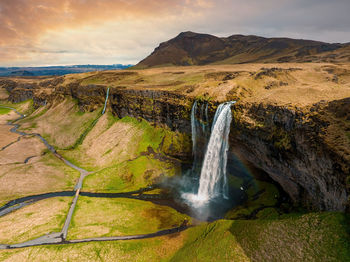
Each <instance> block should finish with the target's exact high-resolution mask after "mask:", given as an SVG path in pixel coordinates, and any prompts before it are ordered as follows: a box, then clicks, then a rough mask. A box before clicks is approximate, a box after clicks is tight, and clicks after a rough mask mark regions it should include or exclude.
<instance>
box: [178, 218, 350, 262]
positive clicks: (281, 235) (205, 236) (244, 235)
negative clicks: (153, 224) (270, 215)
mask: <svg viewBox="0 0 350 262" xmlns="http://www.w3.org/2000/svg"><path fill="white" fill-rule="evenodd" d="M185 234H186V241H185V244H184V246H183V247H182V248H181V249H180V250H179V251H178V252H177V253H176V254H175V256H174V257H173V258H172V259H171V261H213V260H215V261H251V260H252V261H320V262H321V261H349V260H350V238H349V219H348V218H346V217H345V215H344V214H341V213H310V214H304V215H301V214H295V215H286V216H285V217H284V218H282V219H275V220H271V219H266V220H249V221H247V220H236V221H231V220H219V221H216V222H213V223H210V224H208V225H205V224H203V225H201V226H198V227H195V228H191V229H189V230H187V231H186V233H185Z"/></svg>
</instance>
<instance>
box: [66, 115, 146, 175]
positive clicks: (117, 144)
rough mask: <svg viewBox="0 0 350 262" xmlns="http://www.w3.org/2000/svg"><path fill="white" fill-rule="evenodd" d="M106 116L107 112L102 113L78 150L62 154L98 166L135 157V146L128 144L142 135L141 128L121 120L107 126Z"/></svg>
mask: <svg viewBox="0 0 350 262" xmlns="http://www.w3.org/2000/svg"><path fill="white" fill-rule="evenodd" d="M107 118H108V116H107V114H104V115H103V116H102V117H101V118H100V119H99V121H98V122H97V124H96V125H95V126H94V128H93V129H92V130H91V131H90V132H89V134H88V135H87V136H86V137H85V139H84V141H83V143H82V145H81V146H79V147H78V150H74V151H66V152H64V154H65V155H67V156H69V158H71V159H75V160H76V161H78V162H84V163H90V165H91V166H93V167H100V168H101V167H106V166H109V165H112V164H117V163H121V162H123V161H125V160H128V159H131V158H135V157H136V156H137V154H136V151H137V148H136V147H135V146H130V143H131V141H133V139H136V138H137V137H138V136H141V135H142V130H139V129H137V128H135V127H134V126H133V125H132V124H130V123H123V122H116V123H114V124H113V125H112V126H110V127H108V119H107ZM135 142H136V141H135Z"/></svg>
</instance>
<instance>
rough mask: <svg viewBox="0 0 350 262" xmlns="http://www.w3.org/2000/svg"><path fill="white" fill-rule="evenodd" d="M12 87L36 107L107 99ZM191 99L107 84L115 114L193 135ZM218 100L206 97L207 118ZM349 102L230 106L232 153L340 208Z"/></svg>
mask: <svg viewBox="0 0 350 262" xmlns="http://www.w3.org/2000/svg"><path fill="white" fill-rule="evenodd" d="M9 83H10V82H9ZM9 86H10V88H8V90H9V91H10V97H9V100H10V101H13V102H20V101H23V100H25V99H28V98H33V101H34V105H35V106H40V105H46V104H48V106H50V104H52V103H56V102H59V101H60V100H62V99H63V98H64V97H65V96H70V97H73V98H74V99H76V100H77V101H78V104H79V106H80V107H81V109H82V110H88V111H92V110H96V109H100V108H101V107H102V105H103V103H104V100H105V96H106V87H105V86H103V85H88V86H81V85H80V83H79V81H78V82H74V83H71V84H68V85H65V86H63V85H60V83H59V81H58V83H57V81H56V82H52V83H51V82H48V83H46V85H45V86H44V87H39V86H38V85H32V86H30V85H27V86H26V87H24V86H22V85H19V86H16V85H14V84H13V83H10V85H9ZM193 101H194V100H193V98H191V97H189V96H186V95H181V94H178V93H175V92H171V91H161V90H155V89H152V90H150V89H149V90H146V89H144V90H139V89H126V88H122V87H120V88H111V89H110V96H109V107H110V109H111V110H112V112H113V114H115V115H117V116H118V117H124V116H131V117H136V118H144V119H146V120H148V121H149V122H153V123H155V124H158V125H166V126H168V127H169V128H170V129H172V130H176V131H179V132H182V133H187V134H190V132H191V124H190V112H191V107H192V104H193ZM217 104H218V103H217V102H215V101H214V102H213V101H211V102H209V115H210V119H212V117H213V114H214V112H215V109H216V106H217ZM349 105H350V99H343V100H338V101H333V102H331V103H317V104H314V105H313V106H312V107H311V108H309V110H307V111H305V110H303V109H298V108H293V107H282V106H277V105H271V104H262V103H259V104H258V103H253V102H250V103H248V102H243V101H242V102H238V103H237V104H236V105H235V106H234V107H233V109H232V111H233V115H234V121H233V123H232V128H231V133H230V145H231V150H232V151H233V152H235V153H236V154H237V155H239V156H240V157H241V158H244V159H246V160H248V161H249V162H251V163H252V164H253V165H255V166H257V167H259V168H261V169H263V170H264V171H266V172H267V173H268V174H269V175H270V176H271V178H273V179H274V180H275V181H277V182H278V183H279V184H280V185H281V186H282V187H283V188H284V190H285V191H286V192H288V194H289V195H290V196H291V198H292V199H293V200H294V201H295V202H297V203H301V204H303V205H304V206H306V207H309V208H312V209H316V210H345V209H346V208H348V207H349V199H348V198H349V193H350V178H349V177H350V172H349V166H350V164H349V163H350V154H349V148H348V147H347V143H349V141H348V140H346V139H349V138H348V137H347V136H349V131H350V127H349V124H348V123H349V120H350V115H349V112H350V108H349ZM339 130H341V132H343V131H344V134H342V133H339V132H338V131H339ZM344 139H345V140H344ZM180 155H181V154H180Z"/></svg>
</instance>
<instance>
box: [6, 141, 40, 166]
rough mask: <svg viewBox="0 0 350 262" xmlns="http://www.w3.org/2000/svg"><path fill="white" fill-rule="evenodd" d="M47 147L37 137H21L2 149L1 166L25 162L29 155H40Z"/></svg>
mask: <svg viewBox="0 0 350 262" xmlns="http://www.w3.org/2000/svg"><path fill="white" fill-rule="evenodd" d="M45 148H46V147H45V145H44V144H43V143H42V142H41V141H40V140H39V139H38V138H36V137H27V136H25V137H21V139H20V141H18V142H16V143H13V144H12V145H10V146H9V147H7V148H6V149H5V150H3V151H0V166H3V165H6V164H14V163H23V162H24V160H25V159H26V158H27V157H31V156H40V155H41V154H42V152H43V151H44V149H45Z"/></svg>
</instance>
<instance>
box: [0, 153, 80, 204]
mask: <svg viewBox="0 0 350 262" xmlns="http://www.w3.org/2000/svg"><path fill="white" fill-rule="evenodd" d="M23 151H25V150H23ZM78 177H79V172H77V171H75V170H74V169H72V168H70V167H68V166H66V165H65V164H64V163H63V162H62V161H60V160H59V159H57V158H55V157H54V156H53V155H52V154H46V155H44V156H40V157H36V158H33V159H31V161H30V162H29V163H28V164H8V165H2V166H1V169H0V205H3V204H5V202H7V201H9V200H12V199H15V198H18V197H22V196H27V195H34V194H41V193H48V192H55V191H63V190H72V189H73V187H74V185H75V182H76V180H77V179H78Z"/></svg>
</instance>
